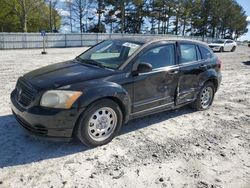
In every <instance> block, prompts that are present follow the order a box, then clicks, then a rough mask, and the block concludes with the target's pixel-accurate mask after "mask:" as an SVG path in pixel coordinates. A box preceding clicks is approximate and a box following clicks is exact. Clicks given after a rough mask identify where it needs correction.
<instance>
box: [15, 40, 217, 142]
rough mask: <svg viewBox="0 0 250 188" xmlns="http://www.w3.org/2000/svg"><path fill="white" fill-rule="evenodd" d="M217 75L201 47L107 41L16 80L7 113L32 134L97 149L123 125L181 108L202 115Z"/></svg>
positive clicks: (166, 42)
mask: <svg viewBox="0 0 250 188" xmlns="http://www.w3.org/2000/svg"><path fill="white" fill-rule="evenodd" d="M220 69H221V61H220V60H219V59H218V58H217V57H216V56H215V55H214V53H213V52H212V51H211V49H210V48H209V47H208V46H207V45H206V44H204V43H201V42H197V41H189V40H166V39H157V40H148V41H140V40H131V39H119V40H118V39H117V40H107V41H103V42H101V43H99V44H97V45H95V46H93V47H91V48H90V49H89V50H87V51H85V52H84V53H82V54H81V55H79V56H78V57H76V58H75V59H73V60H71V61H66V62H62V63H57V64H53V65H50V66H46V67H43V68H40V69H37V70H34V71H32V72H29V73H27V74H25V75H24V76H22V77H20V78H19V79H18V81H17V84H16V88H15V89H14V91H13V92H12V93H11V102H12V111H13V114H14V116H15V117H16V119H17V121H18V122H19V123H20V124H21V125H22V126H23V127H24V128H25V129H27V130H28V131H29V132H31V133H33V134H36V135H38V136H45V137H50V138H56V139H62V138H64V139H70V138H72V137H78V138H79V139H80V140H81V141H82V142H83V143H84V144H86V145H88V146H98V145H103V144H106V143H108V142H110V141H111V140H112V139H113V138H114V137H115V136H116V135H117V133H118V132H119V130H120V128H121V126H122V125H123V124H124V123H126V122H128V121H129V120H130V119H133V118H137V117H141V116H145V115H148V114H152V113H156V112H160V111H165V110H169V109H175V108H179V107H181V106H184V105H187V104H192V106H193V107H195V108H196V109H198V110H206V109H208V108H209V107H210V105H211V104H212V102H213V99H214V94H215V92H216V91H217V90H218V87H219V85H220V82H221V72H220Z"/></svg>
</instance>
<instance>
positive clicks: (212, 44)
mask: <svg viewBox="0 0 250 188" xmlns="http://www.w3.org/2000/svg"><path fill="white" fill-rule="evenodd" d="M208 45H209V46H223V45H224V44H218V43H210V44H208Z"/></svg>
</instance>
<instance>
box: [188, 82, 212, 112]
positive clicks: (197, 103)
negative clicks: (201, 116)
mask: <svg viewBox="0 0 250 188" xmlns="http://www.w3.org/2000/svg"><path fill="white" fill-rule="evenodd" d="M207 88H210V89H211V92H212V93H211V95H210V98H209V101H208V102H207V104H206V105H205V104H203V102H202V97H204V96H203V94H204V91H205V90H206V89H207ZM210 89H209V90H210ZM214 94H215V88H214V84H213V83H212V82H206V83H205V84H204V85H203V86H202V88H201V90H200V92H199V94H198V96H197V99H196V100H195V101H194V102H193V103H192V107H193V108H194V109H196V110H201V111H202V110H207V109H209V108H210V106H211V105H212V103H213V100H214Z"/></svg>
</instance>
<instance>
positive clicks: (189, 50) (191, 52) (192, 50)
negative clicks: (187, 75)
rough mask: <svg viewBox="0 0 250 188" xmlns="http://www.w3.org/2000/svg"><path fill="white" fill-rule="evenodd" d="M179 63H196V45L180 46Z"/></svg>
mask: <svg viewBox="0 0 250 188" xmlns="http://www.w3.org/2000/svg"><path fill="white" fill-rule="evenodd" d="M180 47H181V63H187V62H193V61H197V51H196V45H194V44H181V45H180Z"/></svg>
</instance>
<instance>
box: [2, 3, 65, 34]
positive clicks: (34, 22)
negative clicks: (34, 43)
mask: <svg viewBox="0 0 250 188" xmlns="http://www.w3.org/2000/svg"><path fill="white" fill-rule="evenodd" d="M57 3H58V1H53V0H0V7H1V11H0V31H1V32H39V31H41V30H45V31H49V32H52V31H57V30H58V29H59V28H60V26H61V18H60V16H59V14H58V12H57V10H56V8H55V7H56V5H57Z"/></svg>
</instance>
